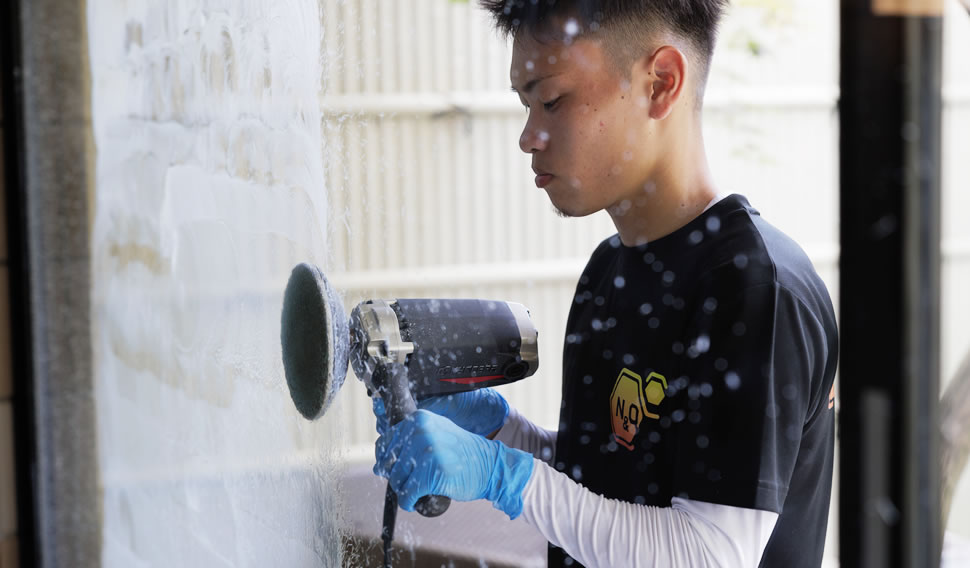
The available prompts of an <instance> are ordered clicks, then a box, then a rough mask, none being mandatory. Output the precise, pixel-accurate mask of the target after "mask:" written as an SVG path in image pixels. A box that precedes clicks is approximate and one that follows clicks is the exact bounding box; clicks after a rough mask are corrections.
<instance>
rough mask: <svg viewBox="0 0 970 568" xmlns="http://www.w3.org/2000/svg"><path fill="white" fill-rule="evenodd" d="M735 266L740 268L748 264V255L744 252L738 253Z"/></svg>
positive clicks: (735, 257)
mask: <svg viewBox="0 0 970 568" xmlns="http://www.w3.org/2000/svg"><path fill="white" fill-rule="evenodd" d="M734 266H736V267H737V268H739V269H743V268H745V267H746V266H748V257H747V255H745V254H743V253H738V254H736V255H735V256H734Z"/></svg>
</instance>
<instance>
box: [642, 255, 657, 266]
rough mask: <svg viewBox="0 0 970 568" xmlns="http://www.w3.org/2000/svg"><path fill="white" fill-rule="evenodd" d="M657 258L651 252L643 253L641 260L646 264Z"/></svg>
mask: <svg viewBox="0 0 970 568" xmlns="http://www.w3.org/2000/svg"><path fill="white" fill-rule="evenodd" d="M655 260H657V256H656V255H655V254H653V253H652V252H648V253H644V255H643V262H644V263H646V264H653V261H655Z"/></svg>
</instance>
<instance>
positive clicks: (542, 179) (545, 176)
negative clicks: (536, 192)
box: [532, 168, 553, 188]
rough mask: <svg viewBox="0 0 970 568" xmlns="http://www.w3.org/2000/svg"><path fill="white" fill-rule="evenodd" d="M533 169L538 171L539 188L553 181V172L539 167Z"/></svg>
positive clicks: (537, 182)
mask: <svg viewBox="0 0 970 568" xmlns="http://www.w3.org/2000/svg"><path fill="white" fill-rule="evenodd" d="M532 171H534V172H535V173H536V187H539V188H542V187H545V186H547V185H548V184H549V182H550V181H552V178H553V175H552V174H550V173H547V172H544V171H542V170H540V169H537V168H532Z"/></svg>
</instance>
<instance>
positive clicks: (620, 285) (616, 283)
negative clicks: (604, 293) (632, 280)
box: [613, 276, 626, 288]
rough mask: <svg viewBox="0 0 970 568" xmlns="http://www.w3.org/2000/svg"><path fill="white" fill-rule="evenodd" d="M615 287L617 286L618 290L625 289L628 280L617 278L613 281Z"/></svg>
mask: <svg viewBox="0 0 970 568" xmlns="http://www.w3.org/2000/svg"><path fill="white" fill-rule="evenodd" d="M613 285H614V286H616V287H617V288H623V287H624V286H626V278H624V277H622V276H617V277H616V278H614V279H613Z"/></svg>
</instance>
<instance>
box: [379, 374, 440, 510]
mask: <svg viewBox="0 0 970 568" xmlns="http://www.w3.org/2000/svg"><path fill="white" fill-rule="evenodd" d="M380 374H383V375H384V376H383V377H378V376H377V375H378V373H377V372H375V376H374V378H375V379H378V380H375V382H376V383H377V384H381V387H379V388H380V393H381V398H383V399H384V408H385V409H386V411H387V420H388V422H389V423H390V425H391V426H393V425H395V424H397V423H398V422H400V421H401V420H404V419H405V418H407V417H408V416H410V415H412V414H414V412H415V411H417V410H418V405H417V403H415V402H414V397H413V396H412V395H411V388H410V385H408V370H407V367H405V366H404V365H403V364H401V363H391V364H390V365H387V366H386V367H385V368H383V372H382V373H380ZM380 379H383V380H380ZM387 490H388V492H391V488H390V485H388V488H387ZM395 500H396V498H395ZM449 506H451V498H450V497H445V496H443V495H425V496H424V497H422V498H420V499H418V502H417V503H416V504H415V505H414V510H415V511H417V512H418V513H420V514H421V515H422V516H424V517H429V518H430V517H437V516H438V515H440V514H442V513H444V512H445V511H447V510H448V507H449Z"/></svg>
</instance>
